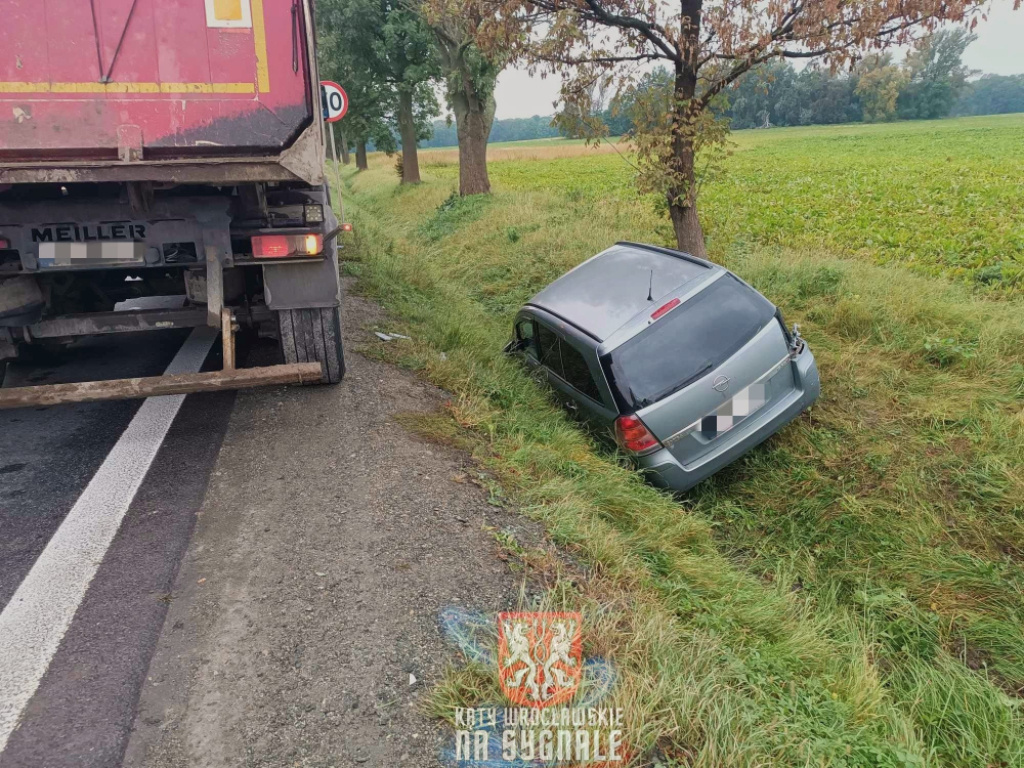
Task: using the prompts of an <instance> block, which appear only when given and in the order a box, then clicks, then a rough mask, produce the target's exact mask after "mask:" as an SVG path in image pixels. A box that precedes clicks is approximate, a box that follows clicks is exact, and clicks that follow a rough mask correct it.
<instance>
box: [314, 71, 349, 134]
mask: <svg viewBox="0 0 1024 768" xmlns="http://www.w3.org/2000/svg"><path fill="white" fill-rule="evenodd" d="M320 95H321V100H322V101H323V109H324V120H325V121H326V122H328V123H336V122H338V121H339V120H341V118H343V117H344V116H345V113H346V112H348V94H347V93H345V89H344V88H342V87H341V86H340V85H338V84H337V83H333V82H331V81H330V80H322V81H320Z"/></svg>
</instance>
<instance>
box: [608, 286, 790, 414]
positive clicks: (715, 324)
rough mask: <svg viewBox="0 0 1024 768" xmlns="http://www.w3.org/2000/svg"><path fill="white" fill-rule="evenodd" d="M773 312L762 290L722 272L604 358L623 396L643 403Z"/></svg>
mask: <svg viewBox="0 0 1024 768" xmlns="http://www.w3.org/2000/svg"><path fill="white" fill-rule="evenodd" d="M774 313H775V309H774V307H772V305H771V304H770V303H769V302H768V301H767V300H766V299H765V298H764V297H763V296H761V294H759V293H757V292H756V291H754V290H752V289H751V288H749V287H747V286H746V285H744V284H743V283H742V282H740V281H739V280H737V279H736V278H735V277H733V276H732V275H725V276H724V277H722V278H721V279H719V280H716V281H715V282H714V283H712V284H711V285H710V286H708V287H707V288H706V289H704V290H703V291H701V292H700V293H699V294H697V295H696V296H694V297H693V298H692V299H690V300H689V301H687V302H686V303H685V304H683V306H681V307H679V308H678V309H675V310H673V311H671V312H669V313H668V314H667V315H666V316H665V317H663V318H661V319H660V320H657V321H656V322H655V323H653V324H652V325H651V326H650V327H649V328H648V329H647V330H645V331H642V332H641V333H639V334H638V335H637V336H635V337H633V338H632V339H630V340H629V341H627V342H626V343H625V344H623V345H622V346H621V347H619V348H618V349H615V350H613V351H612V352H611V353H610V354H608V355H606V356H605V357H604V359H603V362H604V363H605V364H606V366H608V367H609V368H610V371H609V372H610V378H611V379H612V380H613V381H614V385H615V388H616V389H617V390H618V393H617V394H618V395H619V396H620V397H621V399H622V400H623V401H625V403H626V404H628V405H631V406H632V407H633V408H643V407H645V406H648V405H651V404H652V403H656V402H657V401H658V400H660V399H662V398H664V397H667V396H668V395H670V394H672V393H673V392H677V391H679V390H680V389H682V388H683V387H685V386H686V385H687V384H690V383H691V382H693V381H696V380H697V379H699V378H700V377H702V376H704V375H705V374H707V373H709V372H710V371H713V370H714V369H715V368H717V367H718V366H719V365H721V364H722V363H723V362H725V361H726V360H727V359H728V358H730V357H732V355H734V354H735V353H736V352H737V351H738V350H739V349H740V347H742V346H743V345H744V344H746V343H747V342H748V341H750V339H752V338H753V337H754V336H755V335H757V333H758V331H760V330H761V329H762V328H764V327H765V325H766V324H767V323H769V322H772V317H773V316H774Z"/></svg>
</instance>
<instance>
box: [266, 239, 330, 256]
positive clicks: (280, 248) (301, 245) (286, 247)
mask: <svg viewBox="0 0 1024 768" xmlns="http://www.w3.org/2000/svg"><path fill="white" fill-rule="evenodd" d="M323 250H324V238H323V235H259V236H257V237H254V238H253V239H252V255H253V256H254V257H256V258H257V259H287V258H291V257H293V256H319V255H320V254H321V253H322V252H323Z"/></svg>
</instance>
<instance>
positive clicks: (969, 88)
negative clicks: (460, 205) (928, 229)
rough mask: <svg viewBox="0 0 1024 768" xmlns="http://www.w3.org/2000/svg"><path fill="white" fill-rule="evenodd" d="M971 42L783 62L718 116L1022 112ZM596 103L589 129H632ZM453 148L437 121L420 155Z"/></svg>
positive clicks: (614, 109) (551, 131)
mask: <svg viewBox="0 0 1024 768" xmlns="http://www.w3.org/2000/svg"><path fill="white" fill-rule="evenodd" d="M973 40H974V36H973V35H970V34H968V33H966V32H964V31H962V30H948V31H943V32H939V33H937V34H936V35H933V36H932V38H931V39H930V41H929V43H928V44H927V45H926V46H925V47H924V48H922V49H920V50H916V51H913V52H911V53H910V54H908V56H907V57H906V58H905V59H904V60H903V61H902V62H898V63H894V62H893V61H892V59H891V57H889V56H888V55H882V56H877V55H872V56H868V57H866V58H865V59H863V60H862V61H861V62H860V63H859V64H858V65H857V66H856V67H854V69H853V70H852V71H849V72H840V73H835V74H833V73H831V72H829V71H828V70H827V69H820V68H817V67H811V66H809V67H805V68H804V69H801V70H798V69H796V68H795V67H794V66H792V65H791V64H790V63H789V62H788V61H776V62H771V63H768V64H764V65H762V66H761V67H758V68H757V69H755V70H752V71H751V72H750V73H749V74H747V75H746V76H745V77H743V78H742V79H740V80H739V81H738V83H737V84H736V86H735V87H734V88H731V89H729V91H728V92H727V93H726V94H724V95H723V97H722V98H721V100H720V102H719V105H718V113H719V114H720V115H721V116H723V117H727V118H728V119H729V121H730V125H731V126H732V128H735V129H741V128H760V127H770V126H798V125H834V124H836V123H854V122H883V121H888V120H897V119H899V120H922V119H937V118H943V117H950V116H961V115H1000V114H1009V113H1014V112H1024V75H981V76H980V77H978V76H977V75H978V73H977V72H972V71H970V70H968V69H967V68H966V67H965V66H964V65H963V63H962V56H963V52H964V50H965V49H966V48H967V46H968V45H970V43H971V42H973ZM670 82H671V78H670V76H669V73H668V71H667V70H663V69H662V70H654V71H653V72H651V73H650V74H649V75H648V76H647V77H646V78H645V79H644V81H643V83H641V85H640V89H639V90H640V91H646V92H648V93H656V92H658V91H661V90H665V89H667V88H669V87H670ZM637 98H638V99H639V96H637ZM593 102H594V105H595V111H594V114H593V116H592V118H591V119H589V120H587V121H586V122H587V123H588V124H591V125H592V124H594V123H598V122H602V123H604V124H605V125H606V126H607V132H608V134H609V135H611V136H621V135H622V134H625V133H627V132H629V131H630V130H631V129H632V127H633V119H634V114H635V110H634V109H633V104H632V103H631V101H630V100H629V98H628V97H627V98H626V99H623V100H621V101H620V102H619V103H617V104H606V103H604V102H603V100H602V98H601V94H600V93H598V92H595V93H594V98H593ZM595 118H596V119H595ZM552 120H553V118H552V117H539V116H534V117H528V118H514V119H509V120H495V121H494V127H493V128H492V129H491V141H492V142H496V141H524V140H528V139H544V138H551V137H554V136H559V135H566V132H565V130H564V129H562V130H560V129H559V128H557V127H554V126H553V124H552ZM562 122H563V123H566V122H569V121H562ZM457 145H458V139H457V136H456V133H455V126H454V124H453V125H447V124H446V123H445V122H443V121H435V122H434V135H433V137H432V138H431V139H429V140H428V141H425V142H422V143H421V146H424V147H453V146H457Z"/></svg>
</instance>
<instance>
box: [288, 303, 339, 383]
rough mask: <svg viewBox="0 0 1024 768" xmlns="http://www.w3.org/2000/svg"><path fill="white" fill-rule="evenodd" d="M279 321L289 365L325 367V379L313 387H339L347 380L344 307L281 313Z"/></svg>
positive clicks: (294, 310)
mask: <svg viewBox="0 0 1024 768" xmlns="http://www.w3.org/2000/svg"><path fill="white" fill-rule="evenodd" d="M277 321H278V327H279V331H280V335H279V337H278V338H279V339H280V344H281V352H282V354H283V355H284V361H285V362H286V363H322V364H323V370H324V375H323V377H322V378H321V379H320V381H319V382H310V383H311V384H314V383H320V384H338V383H339V382H340V381H341V380H342V379H343V378H344V377H345V350H344V347H343V346H342V341H341V308H340V307H331V308H326V309H285V310H280V311H279V312H278V313H277Z"/></svg>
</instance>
